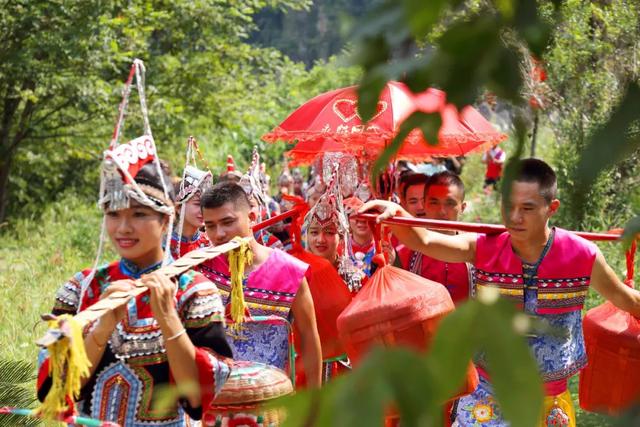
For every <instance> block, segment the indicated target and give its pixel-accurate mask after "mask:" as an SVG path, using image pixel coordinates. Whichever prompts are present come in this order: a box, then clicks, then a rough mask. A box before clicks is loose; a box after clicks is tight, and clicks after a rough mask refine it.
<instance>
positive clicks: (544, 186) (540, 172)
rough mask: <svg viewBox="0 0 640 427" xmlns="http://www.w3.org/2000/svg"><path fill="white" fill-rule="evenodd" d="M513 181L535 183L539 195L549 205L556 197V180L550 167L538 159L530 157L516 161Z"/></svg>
mask: <svg viewBox="0 0 640 427" xmlns="http://www.w3.org/2000/svg"><path fill="white" fill-rule="evenodd" d="M513 169H514V171H515V175H514V177H513V180H514V181H519V182H531V183H536V184H538V185H539V187H540V195H541V196H542V197H543V198H544V200H545V201H546V202H547V203H551V201H552V200H553V199H555V198H556V197H557V195H558V179H557V178H556V173H555V172H554V171H553V169H552V168H551V166H549V165H548V164H547V163H545V162H544V161H542V160H540V159H535V158H533V157H530V158H528V159H520V160H517V161H516V163H515V165H514V168H513Z"/></svg>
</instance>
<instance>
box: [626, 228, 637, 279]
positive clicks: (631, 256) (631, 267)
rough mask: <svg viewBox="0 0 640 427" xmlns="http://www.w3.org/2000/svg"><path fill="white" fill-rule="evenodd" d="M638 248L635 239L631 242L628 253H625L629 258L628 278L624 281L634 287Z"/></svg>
mask: <svg viewBox="0 0 640 427" xmlns="http://www.w3.org/2000/svg"><path fill="white" fill-rule="evenodd" d="M636 249H637V243H636V240H635V239H634V240H633V241H632V242H631V246H630V247H629V249H628V250H627V253H626V254H625V255H626V258H627V278H626V280H625V281H624V283H625V284H627V285H628V286H631V287H632V288H633V275H634V272H635V261H636Z"/></svg>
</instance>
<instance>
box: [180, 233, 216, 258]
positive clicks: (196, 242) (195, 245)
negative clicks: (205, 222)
mask: <svg viewBox="0 0 640 427" xmlns="http://www.w3.org/2000/svg"><path fill="white" fill-rule="evenodd" d="M178 242H180V251H179V252H178ZM209 246H211V242H210V241H209V238H208V237H207V234H206V233H203V232H201V231H200V230H198V231H196V234H194V235H193V236H192V237H191V238H188V237H184V236H180V237H178V235H177V234H176V233H173V234H172V235H171V256H172V257H173V259H178V258H180V257H183V256H185V255H186V254H188V253H189V252H191V251H195V250H196V249H200V248H207V247H209Z"/></svg>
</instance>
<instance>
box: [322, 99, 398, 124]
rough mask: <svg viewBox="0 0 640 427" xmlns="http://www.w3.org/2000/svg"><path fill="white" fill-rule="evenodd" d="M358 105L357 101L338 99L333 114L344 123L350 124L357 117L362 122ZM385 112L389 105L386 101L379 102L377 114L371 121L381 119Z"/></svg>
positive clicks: (334, 104)
mask: <svg viewBox="0 0 640 427" xmlns="http://www.w3.org/2000/svg"><path fill="white" fill-rule="evenodd" d="M357 104H358V101H357V100H355V99H338V100H336V101H335V102H334V103H333V112H334V113H336V115H337V116H338V117H340V120H342V121H343V122H344V123H348V122H350V121H351V120H353V119H355V118H356V117H357V118H359V119H360V120H362V118H361V117H360V115H359V114H358V107H357ZM385 111H387V103H386V102H385V101H378V106H377V107H376V113H375V114H374V115H373V117H372V118H371V120H374V119H376V118H378V117H380V115H381V114H382V113H384V112H385Z"/></svg>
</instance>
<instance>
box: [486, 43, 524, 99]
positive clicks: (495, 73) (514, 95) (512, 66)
mask: <svg viewBox="0 0 640 427" xmlns="http://www.w3.org/2000/svg"><path fill="white" fill-rule="evenodd" d="M520 61H521V58H520V55H519V54H518V53H517V52H516V51H514V50H512V49H508V48H507V47H505V46H499V47H498V48H497V51H496V62H495V64H494V67H493V69H492V70H491V71H490V72H489V81H488V82H487V88H488V89H489V90H490V91H491V92H493V93H494V94H495V95H497V96H498V97H500V98H502V99H503V100H505V101H509V102H511V103H512V104H514V105H518V104H520V103H522V101H523V98H522V94H521V92H520V90H521V89H520V88H521V86H522V72H521V71H520Z"/></svg>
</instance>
